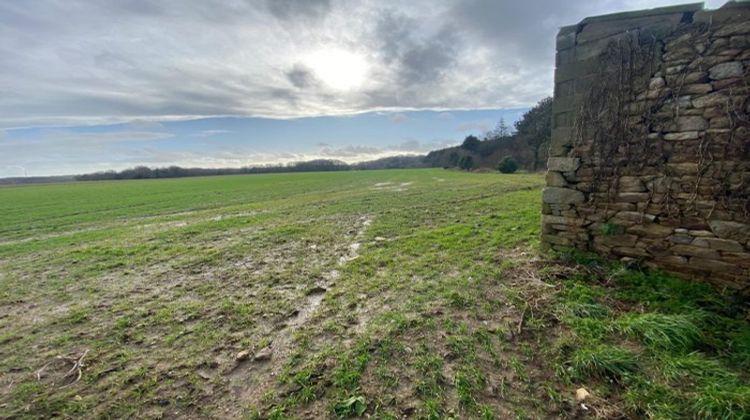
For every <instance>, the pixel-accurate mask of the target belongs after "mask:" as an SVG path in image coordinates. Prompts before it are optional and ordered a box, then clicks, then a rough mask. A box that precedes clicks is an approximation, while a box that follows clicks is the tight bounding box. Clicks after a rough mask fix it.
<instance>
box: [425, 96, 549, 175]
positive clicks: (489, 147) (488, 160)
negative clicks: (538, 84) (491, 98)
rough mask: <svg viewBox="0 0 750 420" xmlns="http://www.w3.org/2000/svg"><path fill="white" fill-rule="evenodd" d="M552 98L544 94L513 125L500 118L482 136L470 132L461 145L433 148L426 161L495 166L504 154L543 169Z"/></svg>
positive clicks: (524, 165) (456, 165)
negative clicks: (510, 125)
mask: <svg viewBox="0 0 750 420" xmlns="http://www.w3.org/2000/svg"><path fill="white" fill-rule="evenodd" d="M551 121H552V98H549V97H548V98H544V99H542V100H541V101H539V103H537V104H536V105H535V106H534V107H533V108H531V109H530V110H529V111H528V112H526V113H525V114H524V115H523V116H522V117H521V119H520V120H518V121H516V123H515V124H514V125H513V127H512V128H511V127H509V126H508V125H506V124H505V121H504V120H502V119H501V120H500V122H499V123H498V124H497V127H495V129H494V130H491V131H489V132H488V133H485V134H484V136H483V138H482V139H480V138H479V137H477V136H474V135H471V136H468V137H466V138H465V139H464V141H463V143H462V144H461V145H459V146H454V147H448V148H446V149H440V150H434V151H432V152H430V153H429V154H427V156H426V157H425V161H426V162H427V163H428V164H429V165H430V166H433V167H435V166H437V167H444V168H459V169H465V170H473V169H480V168H489V169H496V168H497V165H498V163H499V162H500V161H501V160H503V158H511V159H512V160H514V161H515V162H516V163H517V164H518V166H519V167H520V168H523V169H526V170H528V171H538V170H543V169H545V167H546V162H547V149H548V148H549V141H550V137H551V135H552V125H551Z"/></svg>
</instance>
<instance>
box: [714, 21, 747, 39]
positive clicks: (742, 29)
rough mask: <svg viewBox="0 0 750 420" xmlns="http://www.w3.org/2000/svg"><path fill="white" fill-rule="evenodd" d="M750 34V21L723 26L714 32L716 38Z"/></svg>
mask: <svg viewBox="0 0 750 420" xmlns="http://www.w3.org/2000/svg"><path fill="white" fill-rule="evenodd" d="M745 34H750V20H746V21H745V22H738V23H734V24H730V25H726V26H723V27H721V28H719V29H717V30H716V31H715V32H714V36H716V37H724V36H732V35H745Z"/></svg>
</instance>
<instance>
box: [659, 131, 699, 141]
mask: <svg viewBox="0 0 750 420" xmlns="http://www.w3.org/2000/svg"><path fill="white" fill-rule="evenodd" d="M697 138H699V135H698V132H697V131H684V132H681V133H667V134H665V135H664V140H669V141H683V140H695V139H697Z"/></svg>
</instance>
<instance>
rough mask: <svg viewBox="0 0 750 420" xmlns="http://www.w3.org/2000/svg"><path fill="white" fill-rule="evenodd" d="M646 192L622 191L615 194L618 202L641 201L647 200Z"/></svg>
mask: <svg viewBox="0 0 750 420" xmlns="http://www.w3.org/2000/svg"><path fill="white" fill-rule="evenodd" d="M648 197H649V194H648V193H635V192H624V193H619V194H617V199H616V201H617V202H619V203H642V202H645V201H646V200H648Z"/></svg>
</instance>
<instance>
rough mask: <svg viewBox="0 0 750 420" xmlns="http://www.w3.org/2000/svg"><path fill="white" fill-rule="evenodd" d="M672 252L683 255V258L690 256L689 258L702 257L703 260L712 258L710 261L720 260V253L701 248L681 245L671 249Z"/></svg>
mask: <svg viewBox="0 0 750 420" xmlns="http://www.w3.org/2000/svg"><path fill="white" fill-rule="evenodd" d="M670 251H671V252H673V253H675V254H677V255H683V256H688V257H702V258H710V259H718V258H719V253H718V251H716V250H712V249H708V248H704V247H700V246H693V245H682V244H679V245H675V246H673V247H672V248H670Z"/></svg>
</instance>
